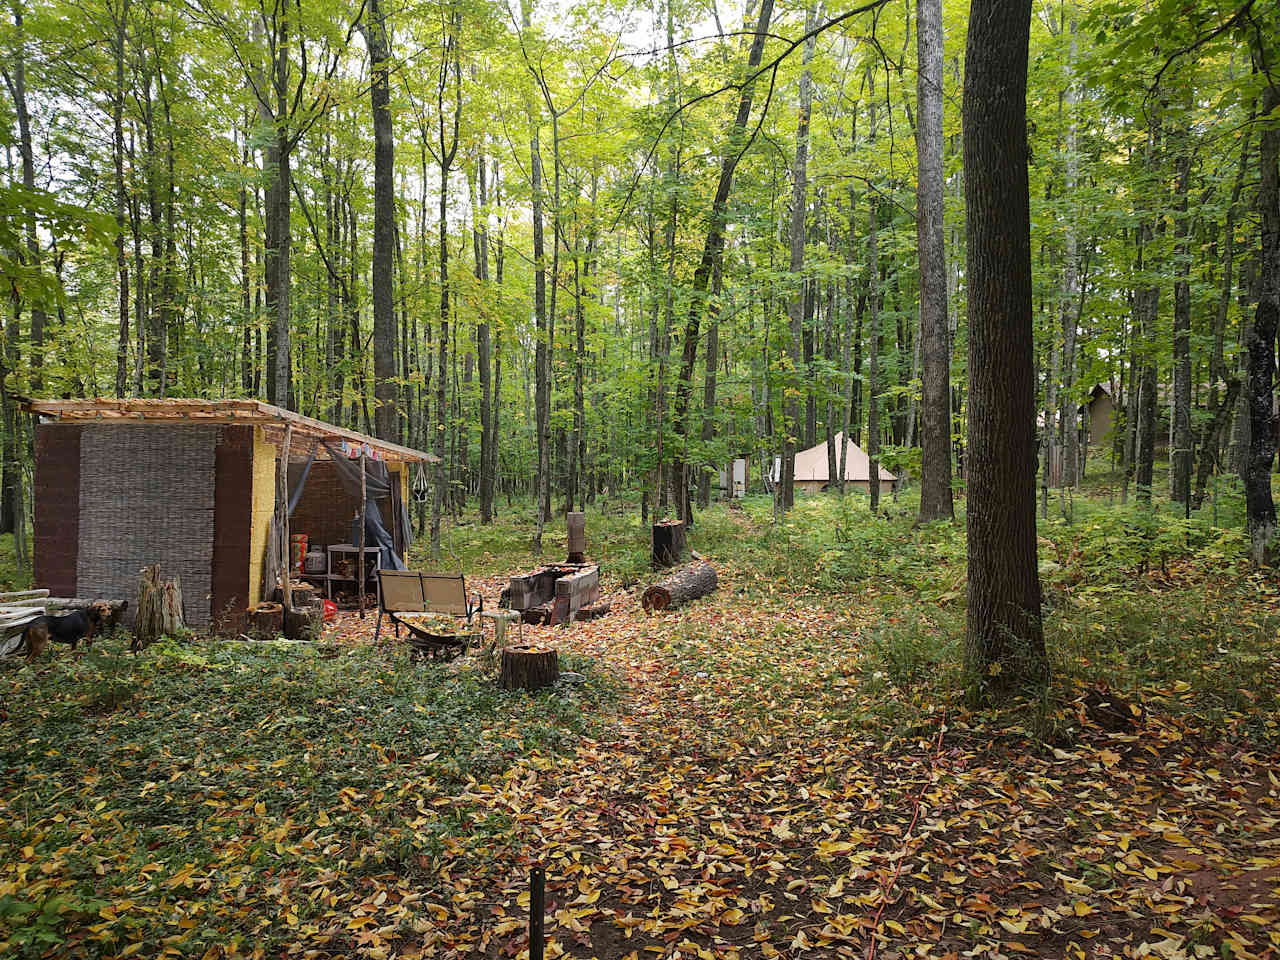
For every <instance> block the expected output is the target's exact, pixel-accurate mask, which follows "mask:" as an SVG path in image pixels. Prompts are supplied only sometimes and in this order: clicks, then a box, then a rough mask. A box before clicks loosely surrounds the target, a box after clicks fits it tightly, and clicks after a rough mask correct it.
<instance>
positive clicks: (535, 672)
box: [498, 646, 560, 690]
mask: <svg viewBox="0 0 1280 960" xmlns="http://www.w3.org/2000/svg"><path fill="white" fill-rule="evenodd" d="M559 676H560V658H559V656H558V655H557V654H556V652H555V651H554V650H552V649H549V648H547V647H534V646H516V647H507V648H506V649H505V650H503V651H502V672H501V674H500V675H499V677H498V686H500V687H502V689H503V690H540V689H542V688H543V687H549V686H551V684H553V683H555V682H556V679H557V678H558V677H559Z"/></svg>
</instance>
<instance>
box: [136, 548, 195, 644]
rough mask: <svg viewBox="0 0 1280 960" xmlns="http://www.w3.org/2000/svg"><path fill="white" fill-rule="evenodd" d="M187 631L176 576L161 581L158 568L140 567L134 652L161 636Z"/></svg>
mask: <svg viewBox="0 0 1280 960" xmlns="http://www.w3.org/2000/svg"><path fill="white" fill-rule="evenodd" d="M185 630H186V622H185V621H184V620H183V618H182V584H181V583H180V582H179V580H178V578H177V577H174V578H173V579H172V580H161V579H160V565H159V564H158V563H156V564H151V565H150V566H146V567H143V568H142V576H141V579H140V580H139V582H138V615H137V619H136V620H135V621H134V626H133V634H134V640H133V648H134V649H135V650H138V649H140V648H141V647H143V646H146V645H147V644H149V643H154V642H155V641H156V640H159V639H160V638H161V637H175V636H177V635H178V634H180V633H182V632H184V631H185Z"/></svg>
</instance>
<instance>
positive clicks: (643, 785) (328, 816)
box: [0, 568, 1280, 960]
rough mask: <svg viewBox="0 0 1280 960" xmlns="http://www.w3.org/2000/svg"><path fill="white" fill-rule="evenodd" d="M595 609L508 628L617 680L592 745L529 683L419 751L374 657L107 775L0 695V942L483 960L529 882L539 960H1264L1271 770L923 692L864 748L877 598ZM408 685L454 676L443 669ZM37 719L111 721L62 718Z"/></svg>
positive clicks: (144, 750)
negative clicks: (32, 735) (2, 702)
mask: <svg viewBox="0 0 1280 960" xmlns="http://www.w3.org/2000/svg"><path fill="white" fill-rule="evenodd" d="M488 592H490V593H494V592H496V591H493V590H489V591H488ZM610 599H611V600H612V601H613V613H612V614H611V615H610V616H608V617H605V618H603V619H601V620H597V621H594V622H591V623H586V624H580V625H575V626H573V627H571V628H568V629H558V628H542V627H531V626H525V627H524V628H523V633H522V636H523V637H524V639H525V640H526V641H528V640H534V641H537V642H539V643H544V642H545V643H549V644H554V645H555V646H557V647H558V648H559V649H560V651H561V652H562V654H563V655H565V656H566V657H568V656H572V657H574V658H578V659H579V660H580V661H581V662H583V663H586V662H592V663H594V665H595V668H596V669H598V670H599V671H601V672H602V673H604V674H607V675H608V676H609V677H611V678H613V682H615V683H616V684H618V685H620V687H621V694H620V697H619V699H618V700H617V701H616V703H614V704H613V706H611V707H607V708H605V709H606V713H605V715H603V716H602V717H600V718H599V722H597V723H596V724H595V725H594V726H588V725H583V724H576V725H575V724H573V723H571V722H570V720H569V719H567V714H566V715H564V716H558V715H557V716H550V717H548V716H543V715H542V714H540V713H538V712H537V710H538V709H540V708H528V709H525V710H524V712H523V713H521V712H520V711H519V710H517V709H516V705H518V704H520V703H522V702H523V703H526V704H537V703H541V702H551V701H555V700H556V698H558V697H561V696H562V695H561V694H550V695H548V694H543V695H541V696H539V697H533V698H524V699H523V700H522V699H521V698H522V697H523V695H519V694H517V695H515V696H512V697H508V698H501V699H499V700H497V701H493V703H491V704H490V706H493V704H496V707H494V708H493V710H492V712H489V713H484V712H483V711H481V712H479V713H475V714H474V715H468V716H459V717H458V718H456V722H450V720H449V718H447V717H446V718H445V722H444V724H443V726H441V725H436V726H432V727H431V728H430V734H429V736H428V735H426V734H423V733H422V732H421V731H418V730H416V728H413V727H412V719H413V718H414V717H415V716H417V714H415V709H417V710H421V711H431V712H434V713H441V712H447V711H448V710H449V709H450V706H449V704H450V699H449V697H448V695H447V690H444V691H443V692H442V690H440V689H437V690H435V698H434V699H422V697H423V693H424V691H423V690H421V689H419V688H418V687H417V686H415V685H414V683H413V682H412V681H411V680H406V679H405V678H404V671H406V670H407V668H405V667H404V666H403V665H402V664H399V661H396V664H395V665H393V666H384V667H378V666H375V665H371V666H369V668H368V671H367V674H359V673H356V674H342V675H341V676H340V677H337V678H335V679H333V680H332V681H331V682H330V683H329V684H328V685H327V686H323V687H322V688H321V689H320V690H319V691H318V692H317V693H315V694H313V695H312V698H313V699H312V702H310V703H308V702H306V694H305V690H306V683H305V681H306V679H307V676H308V674H307V672H305V671H304V670H299V669H298V668H297V667H296V665H293V664H291V663H290V662H288V661H280V660H272V661H270V662H269V663H268V664H266V665H258V666H255V667H254V668H253V669H255V670H258V673H257V674H256V675H255V677H256V679H257V681H258V682H259V685H260V691H259V692H260V697H259V698H258V699H256V700H255V701H254V702H253V703H252V704H249V705H246V704H239V705H236V706H235V707H234V710H236V711H243V710H245V709H252V710H254V711H257V713H259V714H260V715H261V720H260V721H258V722H256V723H255V724H242V725H241V726H238V727H236V728H235V729H236V730H237V731H238V732H237V734H236V737H237V738H238V739H236V740H234V741H233V742H228V743H226V744H221V745H220V744H218V743H217V731H218V729H219V725H218V724H217V723H211V724H209V725H208V726H207V727H206V728H203V729H206V730H207V736H208V738H209V739H208V740H206V741H204V742H200V743H193V742H175V741H173V740H166V739H165V738H164V737H163V735H162V734H159V733H156V732H155V731H154V730H153V731H152V732H151V735H150V738H149V739H142V738H139V739H137V740H136V741H134V742H128V743H123V744H119V745H117V749H115V751H114V752H113V753H112V756H114V757H117V758H118V757H129V756H132V757H133V758H134V759H133V760H131V761H130V763H132V766H131V767H130V768H129V770H128V771H127V773H128V775H127V776H124V777H121V776H117V775H116V774H118V773H119V771H115V772H112V771H104V770H99V769H91V770H86V769H85V768H84V766H83V765H82V764H81V763H80V762H79V761H78V758H77V755H76V752H75V750H74V749H71V750H66V751H63V750H53V749H50V748H47V747H42V746H41V745H40V744H28V745H27V746H24V747H23V748H22V749H21V750H18V748H17V747H16V746H15V744H18V743H25V742H26V739H25V738H27V737H28V731H26V730H24V729H23V728H22V726H21V725H20V724H19V723H16V722H15V721H16V719H17V718H18V717H19V716H28V715H29V709H30V708H24V709H23V710H15V709H14V708H13V707H10V708H9V709H10V711H11V714H12V716H11V717H10V716H6V717H5V719H4V722H3V728H2V729H0V733H3V735H4V737H5V739H6V741H7V742H8V746H7V749H8V751H9V752H10V754H11V756H13V757H14V760H17V761H19V762H20V763H22V764H32V763H36V762H38V763H39V767H40V768H39V770H36V769H31V768H27V769H19V768H17V767H15V766H14V765H13V762H12V761H11V762H9V763H6V764H5V766H6V767H7V771H6V773H5V777H4V784H5V791H4V799H3V804H2V806H0V816H2V817H3V821H4V824H5V825H4V827H3V832H4V835H5V839H6V840H7V841H8V842H9V849H10V850H11V851H12V853H11V855H10V856H9V858H8V860H7V862H6V863H5V864H4V865H3V866H2V867H0V924H7V929H8V931H9V936H10V949H14V947H15V945H18V946H20V947H21V951H22V952H25V953H26V954H28V955H31V956H39V955H41V954H42V953H48V955H59V956H63V955H109V956H115V955H119V956H127V955H134V954H137V955H145V956H159V955H166V954H168V955H175V956H178V955H184V956H185V955H191V954H195V955H204V956H207V957H218V956H224V955H232V954H243V955H259V956H262V955H270V956H286V957H292V956H297V957H303V956H324V957H328V956H365V957H372V958H379V957H390V956H403V957H415V956H420V957H441V958H449V957H469V956H485V957H509V956H510V957H515V956H521V955H527V954H525V953H524V951H526V949H527V942H526V935H525V930H526V922H527V912H528V904H529V899H528V898H529V894H528V889H527V879H528V871H529V866H530V865H531V864H532V863H534V862H540V863H542V864H543V865H545V867H546V872H547V892H546V896H547V905H546V912H547V921H546V924H547V939H548V948H547V956H548V957H559V956H573V957H590V956H596V957H601V958H636V960H639V958H650V957H655V958H656V957H671V958H675V957H681V958H695V957H696V958H714V957H724V958H734V957H741V958H756V957H763V958H772V957H788V958H790V957H836V956H850V957H852V956H857V957H865V956H867V953H868V949H869V947H870V945H871V943H872V941H873V939H874V940H875V945H876V950H877V955H878V956H880V957H886V958H887V957H907V956H934V957H958V956H960V955H963V956H966V957H976V956H990V957H998V956H1013V955H1016V954H1022V955H1029V956H1054V957H1085V956H1134V957H1136V956H1144V955H1154V956H1157V957H1163V958H1167V960H1177V958H1183V957H1186V958H1205V957H1209V956H1232V957H1268V956H1277V955H1280V839H1278V838H1280V779H1277V772H1276V771H1277V770H1278V769H1280V764H1277V760H1278V759H1280V757H1277V755H1276V754H1275V753H1273V752H1263V751H1262V750H1261V748H1253V747H1250V746H1249V745H1248V744H1247V743H1244V742H1239V741H1237V742H1229V741H1217V740H1207V739H1205V738H1203V737H1201V736H1200V735H1199V734H1198V733H1197V730H1196V725H1195V720H1194V718H1193V717H1186V716H1179V715H1177V714H1175V713H1171V712H1169V711H1162V710H1160V709H1155V708H1147V709H1140V708H1138V706H1137V705H1136V704H1135V705H1133V707H1132V708H1130V706H1129V704H1128V703H1127V702H1125V701H1123V700H1121V699H1119V698H1117V705H1116V706H1115V708H1114V709H1113V705H1112V704H1111V703H1110V701H1109V700H1108V699H1107V694H1106V692H1105V691H1104V692H1098V691H1096V690H1095V691H1079V694H1080V696H1079V699H1078V700H1077V701H1076V702H1075V703H1074V704H1069V705H1067V706H1066V707H1065V708H1064V709H1065V712H1066V715H1067V719H1068V720H1069V721H1071V723H1072V724H1073V727H1074V729H1075V731H1076V733H1075V735H1074V736H1073V737H1072V738H1071V739H1070V740H1064V741H1063V742H1061V743H1059V744H1057V745H1052V744H1049V745H1046V744H1039V743H1036V742H1034V741H1033V740H1032V739H1031V738H1029V737H1028V736H1026V735H1025V734H1023V733H1021V732H1020V731H1018V730H1016V729H1014V730H1006V731H1003V732H1000V733H999V734H993V733H991V732H990V729H989V728H988V727H987V726H986V725H980V724H979V723H978V722H977V721H976V720H975V719H974V718H972V717H970V716H969V715H967V714H965V713H963V712H962V711H960V710H959V709H958V708H956V707H955V706H945V705H942V704H939V705H936V706H935V707H932V708H931V707H929V706H928V705H925V706H924V707H923V708H921V709H920V710H918V711H917V714H916V716H917V719H916V721H915V722H914V723H913V725H912V726H910V727H909V728H907V729H905V730H902V731H899V732H897V733H889V734H887V735H886V734H885V732H883V731H881V730H876V729H873V725H871V724H868V723H867V722H865V718H863V717H862V716H861V711H863V710H864V709H865V707H866V703H865V699H866V697H867V692H866V687H865V680H866V678H865V677H863V676H862V675H861V668H860V664H861V648H860V639H859V638H860V637H862V636H864V635H865V632H866V630H867V629H868V628H870V627H872V626H873V625H874V623H875V622H876V621H877V620H879V619H881V618H883V617H884V613H883V607H881V606H878V605H874V604H868V603H852V604H851V603H849V602H848V601H847V600H839V601H837V600H831V599H824V598H820V597H814V596H804V595H799V594H796V593H794V592H792V591H789V590H787V589H786V588H785V587H781V586H778V585H777V584H768V583H763V582H761V581H759V580H757V579H756V578H755V577H753V576H752V575H751V574H750V573H749V572H745V571H740V570H734V569H731V568H730V569H724V570H722V583H721V587H720V589H719V590H718V591H717V593H716V594H714V595H713V596H712V597H710V598H707V599H706V600H704V601H700V602H698V603H695V604H694V605H692V606H691V607H689V608H688V609H686V610H683V611H679V612H677V613H669V614H665V615H658V616H653V617H648V616H645V615H644V614H643V613H642V612H641V611H640V610H639V608H638V605H637V604H636V603H635V602H634V599H633V597H632V596H631V595H628V594H622V593H618V594H616V595H614V596H612V597H611V598H610ZM902 615H903V616H909V615H910V613H909V611H904V612H903V614H902ZM340 629H341V632H342V633H343V634H344V636H345V639H346V644H345V645H342V646H340V647H338V648H336V649H338V650H339V651H340V652H339V654H338V655H339V656H341V657H346V656H356V655H357V654H356V653H355V652H353V651H356V650H367V645H360V646H358V647H352V646H351V645H350V641H351V640H352V636H353V635H354V634H358V633H359V626H358V623H356V622H353V621H352V620H351V618H344V619H343V621H342V624H341V628H340ZM364 629H365V630H366V631H367V634H366V635H367V636H371V633H372V620H367V621H365V627H364ZM190 669H191V670H192V671H209V670H228V671H233V672H234V671H239V670H241V669H242V667H241V666H238V665H237V661H236V660H235V659H234V658H229V659H227V660H226V661H225V665H223V661H210V662H208V663H206V664H203V665H202V664H199V663H195V664H193V665H192V666H191V667H190ZM419 669H420V670H422V671H434V674H433V676H435V677H436V678H437V679H439V678H452V679H448V680H447V681H446V680H442V681H441V682H446V683H455V682H456V683H466V682H471V681H467V680H466V679H465V677H463V674H465V672H466V671H467V670H468V669H469V667H468V666H467V665H466V664H465V663H464V664H458V663H454V664H431V665H427V666H424V667H421V668H419ZM281 677H283V678H285V679H284V680H282V679H281ZM359 677H365V680H364V681H363V682H366V683H368V684H369V685H370V686H368V687H364V686H361V683H357V682H356V679H357V678H359ZM6 681H7V683H8V685H9V687H10V693H11V695H13V696H17V695H21V693H22V690H23V686H22V685H23V681H21V680H19V679H15V678H14V676H13V675H11V676H9V677H7V678H6ZM379 685H381V686H382V689H381V690H379V689H378V687H379ZM245 689H246V688H245V686H244V684H241V685H239V686H237V687H236V690H237V691H239V695H241V696H244V695H245V693H244V691H245ZM882 695H883V696H885V697H890V698H891V697H895V696H898V697H904V698H905V697H909V696H910V694H909V692H907V691H904V690H898V689H897V688H894V687H889V688H886V689H885V690H884V692H883V694H882ZM1162 695H1167V696H1168V697H1176V696H1177V695H1178V691H1177V689H1176V686H1174V681H1171V684H1170V688H1169V689H1168V690H1165V691H1153V693H1152V696H1153V699H1155V700H1156V701H1158V699H1159V696H1162ZM563 696H564V697H567V698H570V699H571V698H572V694H564V695H563ZM1100 704H1105V705H1106V706H1105V708H1103V707H1102V706H1100ZM124 709H126V710H137V711H146V710H147V703H146V702H145V700H143V701H141V702H135V703H134V704H133V705H132V706H130V707H126V708H124ZM219 709H222V708H221V707H220V706H219V705H218V704H216V703H192V704H191V710H193V711H217V710H219ZM566 709H567V708H566ZM1107 710H1112V712H1111V713H1108V712H1107ZM1126 710H1128V717H1131V718H1132V719H1131V720H1130V719H1128V717H1126V716H1125V711H1126ZM373 711H392V712H393V713H394V717H393V721H394V722H392V721H387V720H386V719H385V718H384V719H376V718H374V719H372V720H371V719H370V714H371V712H373ZM111 716H115V715H111ZM402 721H403V722H402ZM41 722H42V724H43V726H42V727H41V729H42V730H46V731H47V730H48V729H50V727H49V724H51V723H54V724H57V723H62V724H67V725H71V726H75V727H77V729H81V728H82V732H83V735H84V736H91V737H97V736H106V737H110V736H112V735H113V730H115V727H114V726H113V723H112V722H111V721H110V719H109V718H108V719H101V718H100V719H98V720H96V721H93V722H87V721H86V720H85V717H84V712H83V711H82V710H79V711H72V710H70V709H68V710H67V711H65V715H64V714H58V715H56V716H54V717H53V718H52V720H51V719H50V717H48V716H43V717H42V721H41ZM525 723H530V724H543V725H547V726H549V727H554V728H555V729H556V730H558V731H559V733H558V734H557V735H555V736H543V737H533V738H531V737H530V736H529V730H527V729H522V724H525ZM325 725H330V726H328V727H325ZM319 727H325V729H323V730H322V729H319ZM228 729H230V727H228ZM449 730H457V731H458V734H457V735H458V736H460V737H463V738H467V740H468V744H469V746H468V747H467V749H466V750H465V751H462V750H459V748H458V744H457V743H453V742H450V739H449V734H448V731H449ZM370 731H376V733H377V737H378V739H374V738H373V737H371V736H370V735H369V732H370ZM395 731H407V732H405V733H399V734H396V735H394V736H391V735H390V734H392V733H393V732H395ZM566 731H568V732H566ZM70 742H71V743H74V740H72V741H70ZM252 742H257V743H258V746H257V747H254V748H253V749H250V744H251V743H252ZM263 744H268V745H269V748H266V747H264V746H263ZM19 753H21V757H18V756H17V755H18V754H19ZM107 782H110V790H107V789H104V784H105V783H107ZM123 792H128V802H127V803H123V802H122V799H123ZM913 817H914V821H915V822H914V825H913V823H912V821H913ZM33 911H36V913H33ZM46 914H47V915H48V916H47V921H42V920H41V921H38V918H41V917H45V915H46ZM5 929H6V927H5V926H0V931H4V930H5ZM15 931H16V932H15ZM33 931H35V933H33ZM40 931H46V932H47V933H48V936H49V937H51V938H57V939H56V942H55V941H54V940H52V939H51V940H49V941H47V942H45V943H43V944H42V943H40V942H35V935H36V933H39V932H40ZM17 936H29V937H31V938H32V939H31V942H29V943H27V942H24V943H21V944H18V942H17V941H16V940H15V939H14V938H15V937H17Z"/></svg>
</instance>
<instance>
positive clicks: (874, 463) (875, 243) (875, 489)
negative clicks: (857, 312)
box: [867, 67, 881, 513]
mask: <svg viewBox="0 0 1280 960" xmlns="http://www.w3.org/2000/svg"><path fill="white" fill-rule="evenodd" d="M868 80H869V81H870V82H869V84H868V86H870V88H871V91H872V93H871V101H870V104H869V105H870V108H871V129H870V131H869V135H868V140H869V142H870V143H871V144H872V146H873V147H874V145H875V142H876V93H875V89H876V84H875V68H874V67H872V68H871V69H870V70H868ZM869 202H870V206H871V212H870V216H869V218H868V219H869V221H870V222H869V225H868V229H867V275H868V276H869V277H870V286H869V289H868V291H867V310H868V312H869V316H868V319H869V321H870V323H869V326H870V328H871V330H870V341H871V342H870V347H869V353H870V356H869V357H868V358H867V366H868V370H867V492H868V493H870V494H871V512H872V513H875V511H877V510H879V509H880V301H881V291H880V238H879V223H878V221H879V219H880V206H879V203H878V198H877V196H876V194H875V191H874V189H873V190H872V191H871V196H870V201H869Z"/></svg>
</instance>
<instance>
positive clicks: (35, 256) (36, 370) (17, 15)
mask: <svg viewBox="0 0 1280 960" xmlns="http://www.w3.org/2000/svg"><path fill="white" fill-rule="evenodd" d="M13 31H14V38H13V54H14V56H13V75H12V77H10V75H9V74H8V73H7V72H6V73H5V80H6V81H8V85H9V93H10V96H12V98H13V109H14V113H15V114H16V117H17V121H18V153H19V155H20V156H21V158H22V186H23V187H24V188H25V189H26V190H27V192H28V194H34V192H35V189H36V168H35V155H34V153H33V151H32V148H31V118H30V115H29V114H28V112H27V71H26V55H27V38H26V33H25V31H24V29H23V17H22V6H21V4H19V3H15V4H14V6H13ZM24 220H25V221H26V222H25V223H24V224H23V233H24V234H25V237H26V247H27V249H26V266H27V268H28V269H29V270H33V271H38V270H39V269H40V241H39V238H38V237H37V235H36V221H35V216H34V215H29V216H27V217H24ZM29 312H30V314H31V347H30V353H29V358H30V359H29V362H30V365H31V390H32V392H33V393H34V394H36V395H37V396H39V394H40V393H41V392H42V391H43V390H44V377H43V366H44V326H45V320H46V315H45V311H44V306H43V303H42V302H41V299H40V298H39V297H34V298H32V300H31V302H30V304H29Z"/></svg>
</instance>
